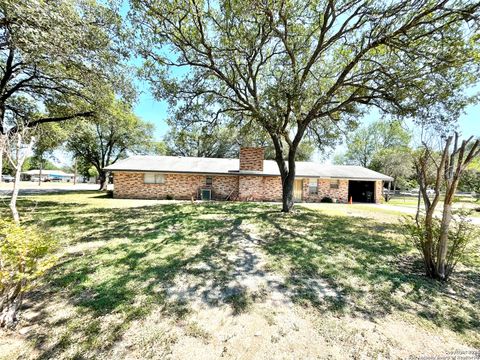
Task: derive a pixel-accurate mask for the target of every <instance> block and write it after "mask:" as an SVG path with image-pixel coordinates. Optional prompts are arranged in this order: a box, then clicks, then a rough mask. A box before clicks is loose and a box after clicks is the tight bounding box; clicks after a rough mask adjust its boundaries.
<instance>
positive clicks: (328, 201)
mask: <svg viewBox="0 0 480 360" xmlns="http://www.w3.org/2000/svg"><path fill="white" fill-rule="evenodd" d="M320 202H322V203H333V199H332V198H331V197H328V196H325V197H323V198H322V200H320Z"/></svg>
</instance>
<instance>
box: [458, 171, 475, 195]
mask: <svg viewBox="0 0 480 360" xmlns="http://www.w3.org/2000/svg"><path fill="white" fill-rule="evenodd" d="M458 190H460V191H465V192H475V193H476V194H477V195H480V171H479V170H476V169H474V168H468V169H466V170H465V171H464V172H463V174H462V177H461V178H460V182H459V183H458Z"/></svg>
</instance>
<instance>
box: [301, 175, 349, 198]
mask: <svg viewBox="0 0 480 360" xmlns="http://www.w3.org/2000/svg"><path fill="white" fill-rule="evenodd" d="M308 185H309V179H305V181H304V182H303V201H305V202H320V201H321V200H322V199H323V198H324V197H329V198H332V199H337V202H339V203H346V202H348V180H340V181H339V184H338V189H331V188H330V180H329V179H317V186H318V193H317V194H310V192H309V187H308Z"/></svg>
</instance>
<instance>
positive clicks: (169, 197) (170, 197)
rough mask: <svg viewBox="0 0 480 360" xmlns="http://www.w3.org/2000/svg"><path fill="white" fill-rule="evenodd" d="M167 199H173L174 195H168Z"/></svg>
mask: <svg viewBox="0 0 480 360" xmlns="http://www.w3.org/2000/svg"><path fill="white" fill-rule="evenodd" d="M165 199H167V200H173V195H170V194H168V195H167V196H166V197H165Z"/></svg>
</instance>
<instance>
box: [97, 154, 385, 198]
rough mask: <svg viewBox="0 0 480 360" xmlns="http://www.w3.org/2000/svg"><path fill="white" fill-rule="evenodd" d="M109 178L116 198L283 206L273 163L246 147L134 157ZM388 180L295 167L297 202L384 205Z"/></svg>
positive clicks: (353, 171)
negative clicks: (220, 154)
mask: <svg viewBox="0 0 480 360" xmlns="http://www.w3.org/2000/svg"><path fill="white" fill-rule="evenodd" d="M105 170H107V171H110V172H112V173H113V179H114V180H113V182H114V197H116V198H139V199H166V198H170V199H191V198H194V199H215V200H254V201H281V199H282V182H281V178H280V172H279V169H278V166H277V163H276V162H275V161H273V160H264V151H263V148H252V147H244V148H241V149H240V159H216V158H195V157H176V156H132V157H130V158H128V159H125V160H122V161H119V162H117V163H115V164H113V165H110V166H108V167H106V168H105ZM392 180H393V179H392V178H390V177H389V176H386V175H383V174H380V173H378V172H375V171H373V170H370V169H366V168H364V167H361V166H349V165H321V164H317V163H314V162H304V161H298V162H296V178H295V183H294V197H295V200H296V201H304V202H319V201H321V200H322V199H323V198H324V197H329V198H331V199H333V200H334V201H338V202H343V203H345V202H348V200H349V198H350V197H352V199H353V201H355V202H374V203H379V202H381V201H382V189H383V182H384V181H392Z"/></svg>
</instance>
